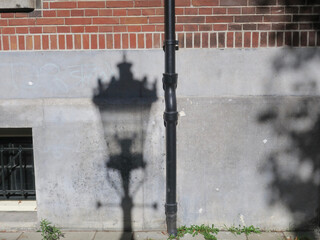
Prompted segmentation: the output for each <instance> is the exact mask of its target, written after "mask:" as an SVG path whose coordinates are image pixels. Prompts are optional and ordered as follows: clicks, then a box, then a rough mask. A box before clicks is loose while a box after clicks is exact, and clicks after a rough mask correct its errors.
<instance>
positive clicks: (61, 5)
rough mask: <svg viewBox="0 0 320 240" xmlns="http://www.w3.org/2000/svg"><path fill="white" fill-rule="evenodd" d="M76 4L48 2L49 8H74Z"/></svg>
mask: <svg viewBox="0 0 320 240" xmlns="http://www.w3.org/2000/svg"><path fill="white" fill-rule="evenodd" d="M76 7H77V2H50V8H76Z"/></svg>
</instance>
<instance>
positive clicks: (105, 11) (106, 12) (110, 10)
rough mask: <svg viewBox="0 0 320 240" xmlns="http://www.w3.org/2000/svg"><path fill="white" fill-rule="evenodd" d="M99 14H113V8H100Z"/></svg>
mask: <svg viewBox="0 0 320 240" xmlns="http://www.w3.org/2000/svg"><path fill="white" fill-rule="evenodd" d="M99 16H112V9H99Z"/></svg>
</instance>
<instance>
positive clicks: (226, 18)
mask: <svg viewBox="0 0 320 240" xmlns="http://www.w3.org/2000/svg"><path fill="white" fill-rule="evenodd" d="M206 22H207V23H229V22H233V17H232V16H208V17H206Z"/></svg>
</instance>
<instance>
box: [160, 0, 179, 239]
mask: <svg viewBox="0 0 320 240" xmlns="http://www.w3.org/2000/svg"><path fill="white" fill-rule="evenodd" d="M177 46H178V41H176V40H175V0H165V41H164V51H165V73H164V74H163V79H162V81H163V89H164V96H165V106H166V107H165V111H164V115H163V118H164V125H165V127H166V165H167V166H166V173H167V175H166V205H165V212H166V221H167V230H168V233H169V235H174V236H176V235H177V202H176V182H177V181H176V179H177V176H176V172H177V163H176V155H177V154H176V125H177V122H178V112H177V100H176V92H175V91H176V88H177V79H178V74H177V73H176V72H175V71H176V70H175V64H176V63H175V60H176V59H175V50H177V49H178V48H177Z"/></svg>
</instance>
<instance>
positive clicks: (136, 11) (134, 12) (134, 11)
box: [127, 9, 141, 16]
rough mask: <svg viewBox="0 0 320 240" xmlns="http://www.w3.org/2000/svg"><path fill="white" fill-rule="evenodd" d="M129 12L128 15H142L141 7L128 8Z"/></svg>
mask: <svg viewBox="0 0 320 240" xmlns="http://www.w3.org/2000/svg"><path fill="white" fill-rule="evenodd" d="M127 14H128V16H140V15H141V9H128V10H127Z"/></svg>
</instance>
